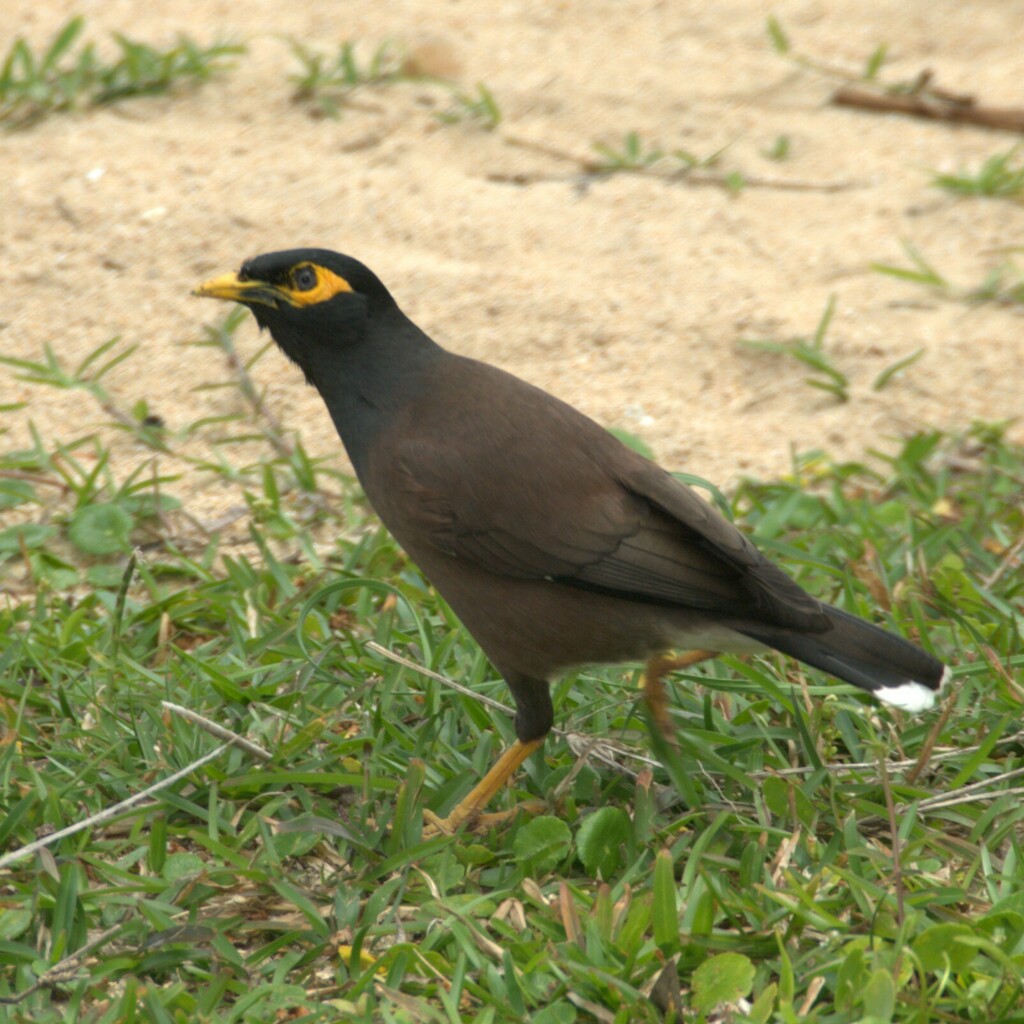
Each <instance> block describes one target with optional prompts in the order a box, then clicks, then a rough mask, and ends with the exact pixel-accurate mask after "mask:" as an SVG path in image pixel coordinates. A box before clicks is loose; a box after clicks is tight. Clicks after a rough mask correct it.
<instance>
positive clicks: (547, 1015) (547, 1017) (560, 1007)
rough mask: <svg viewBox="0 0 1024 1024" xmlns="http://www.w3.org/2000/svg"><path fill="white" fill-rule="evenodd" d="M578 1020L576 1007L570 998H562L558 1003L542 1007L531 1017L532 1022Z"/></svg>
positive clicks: (559, 1023)
mask: <svg viewBox="0 0 1024 1024" xmlns="http://www.w3.org/2000/svg"><path fill="white" fill-rule="evenodd" d="M575 1020H576V1007H575V1006H573V1005H572V1003H570V1002H569V1000H568V999H560V1000H559V1001H558V1002H557V1003H551V1004H550V1005H549V1006H544V1007H541V1009H539V1010H538V1011H537V1012H536V1013H535V1014H534V1015H533V1016H532V1017H531V1018H530V1021H531V1024H573V1022H574V1021H575Z"/></svg>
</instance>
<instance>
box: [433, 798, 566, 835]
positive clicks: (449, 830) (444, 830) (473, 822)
mask: <svg viewBox="0 0 1024 1024" xmlns="http://www.w3.org/2000/svg"><path fill="white" fill-rule="evenodd" d="M546 809H547V804H545V803H544V802H543V801H541V800H524V801H523V802H522V803H520V804H516V805H515V807H510V808H509V809H508V810H507V811H492V812H490V813H484V812H483V811H478V812H477V813H476V814H458V813H457V812H458V810H459V808H456V809H455V810H454V811H453V812H452V813H451V814H449V815H448V817H447V818H439V817H438V816H437V815H436V814H435V813H434V812H433V811H430V810H425V811H424V812H423V838H424V839H433V838H434V836H440V835H445V836H450V835H454V834H455V833H456V832H458V831H459V830H460V829H463V828H464V829H465V830H466V831H467V832H472V833H473V834H474V835H485V834H486V833H488V832H490V830H491V829H492V828H497V827H498V826H499V825H504V824H506V823H507V822H509V821H511V820H512V819H513V818H514V817H515V816H516V815H517V814H531V815H532V814H542V813H543V812H544V811H545V810H546Z"/></svg>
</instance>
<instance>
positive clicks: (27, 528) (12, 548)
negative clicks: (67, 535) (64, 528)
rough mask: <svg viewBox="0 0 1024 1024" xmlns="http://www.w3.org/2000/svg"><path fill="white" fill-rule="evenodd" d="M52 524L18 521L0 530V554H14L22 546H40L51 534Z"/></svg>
mask: <svg viewBox="0 0 1024 1024" xmlns="http://www.w3.org/2000/svg"><path fill="white" fill-rule="evenodd" d="M53 533H54V530H53V527H52V526H43V525H42V524H41V523H19V524H18V525H17V526H8V527H7V528H6V529H3V530H0V554H14V553H15V552H17V551H20V550H21V549H22V548H23V547H25V548H28V549H29V550H31V549H32V548H41V547H42V546H43V545H44V544H45V543H46V542H47V541H48V540H49V539H50V537H52V536H53Z"/></svg>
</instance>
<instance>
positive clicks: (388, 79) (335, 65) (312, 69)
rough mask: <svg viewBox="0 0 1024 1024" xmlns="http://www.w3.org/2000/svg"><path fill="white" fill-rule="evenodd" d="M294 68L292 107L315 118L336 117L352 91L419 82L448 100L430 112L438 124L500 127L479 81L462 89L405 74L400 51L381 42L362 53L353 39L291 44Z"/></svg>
mask: <svg viewBox="0 0 1024 1024" xmlns="http://www.w3.org/2000/svg"><path fill="white" fill-rule="evenodd" d="M291 48H292V53H293V54H294V56H295V59H296V60H297V61H298V64H299V69H298V71H296V72H294V73H293V74H292V75H291V80H292V83H293V84H294V86H295V92H294V94H293V96H292V98H293V100H294V101H295V102H296V103H299V104H302V105H303V106H306V107H308V108H309V109H310V110H312V111H313V112H314V113H315V114H316V115H318V116H327V117H339V116H340V115H341V113H342V111H343V110H344V109H345V107H346V106H348V105H349V104H351V102H352V100H353V97H354V96H355V94H356V92H357V91H359V90H362V89H366V88H372V87H376V88H380V87H382V86H387V85H393V84H395V83H396V82H421V83H426V84H429V85H431V86H434V87H436V88H438V89H440V90H441V91H442V92H445V93H447V94H448V96H449V102H448V106H447V107H446V108H444V109H443V110H439V111H437V112H436V113H435V115H434V117H435V119H436V120H437V121H438V122H440V123H441V124H460V123H468V124H474V125H477V126H479V127H481V128H483V129H485V130H486V131H492V130H493V129H495V128H497V127H498V125H499V124H501V117H502V114H501V107H500V106H499V104H498V100H497V99H496V97H495V96H494V93H493V92H492V91H491V90H490V89H489V88H488V87H487V86H486V85H484V83H483V82H478V83H477V85H476V88H475V89H474V90H472V91H470V92H467V91H465V90H464V89H463V88H462V87H461V86H459V85H458V84H457V83H456V82H452V81H450V80H449V79H447V78H441V77H438V76H434V75H424V74H421V73H419V72H413V71H410V70H409V67H408V62H407V61H406V59H405V57H404V56H403V54H402V52H401V50H400V49H399V47H397V46H396V45H394V44H393V43H388V42H384V43H381V44H380V45H379V46H377V47H376V48H375V49H374V50H373V51H372V52H369V53H368V55H367V54H366V48H365V47H364V46H362V45H359V44H357V43H355V42H354V41H352V40H346V41H345V42H342V43H341V44H339V46H338V47H337V49H336V50H335V51H333V52H331V51H324V50H322V49H318V48H316V47H313V46H308V45H306V44H305V43H300V42H297V41H295V40H292V41H291Z"/></svg>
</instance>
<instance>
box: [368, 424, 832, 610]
mask: <svg viewBox="0 0 1024 1024" xmlns="http://www.w3.org/2000/svg"><path fill="white" fill-rule="evenodd" d="M549 411H550V410H549ZM570 411H571V410H570ZM577 416H578V417H579V418H578V419H577V418H576V417H577ZM583 424H586V427H585V428H584V427H583ZM547 426H548V428H549V430H550V435H549V437H548V440H549V441H550V443H551V448H550V449H549V450H550V452H551V455H552V457H551V458H538V455H537V434H536V433H532V434H530V436H529V437H526V438H524V437H523V434H522V431H521V430H519V431H511V430H510V431H499V432H498V434H499V435H500V437H498V438H496V440H495V442H494V443H493V444H488V441H487V438H486V437H481V436H479V435H477V436H476V437H475V438H474V443H473V444H472V446H467V448H466V449H463V450H461V451H460V450H459V447H458V446H457V445H455V444H451V445H437V444H431V443H427V442H424V441H422V440H417V439H416V438H408V435H407V440H405V441H404V442H403V443H402V444H401V446H400V449H399V460H398V467H397V468H398V471H399V472H398V473H397V474H396V475H397V477H398V479H400V480H401V481H402V483H401V488H402V490H403V498H402V500H401V501H400V502H396V503H395V507H396V509H400V510H401V511H400V513H398V514H396V515H395V516H392V517H391V519H392V521H391V522H389V523H388V525H389V526H390V527H391V529H392V531H393V532H394V533H395V535H396V537H397V538H398V539H399V541H402V540H403V534H405V535H407V536H409V537H410V538H412V537H415V538H418V539H420V540H424V539H425V540H427V541H428V542H429V543H430V544H432V545H433V546H434V547H435V548H437V549H440V550H441V551H444V552H445V553H447V554H448V555H451V556H452V557H455V558H459V559H465V560H467V561H469V562H471V563H473V564H475V565H477V566H479V567H482V568H485V569H486V570H488V571H489V572H493V573H497V574H500V575H506V576H510V577H515V578H519V579H549V580H553V581H557V582H559V583H562V584H565V585H569V586H576V587H581V588H586V589H590V590H596V591H600V592H602V593H608V594H613V595H616V596H621V597H624V598H627V599H630V600H637V601H645V602H649V603H655V604H664V605H669V606H677V607H684V608H692V609H697V610H703V611H717V612H720V613H725V614H729V615H730V616H736V617H744V616H753V617H755V618H757V619H760V620H767V621H772V622H777V623H780V624H782V623H785V624H787V625H793V626H801V627H802V628H815V625H816V624H817V621H818V619H819V618H820V615H821V612H820V606H819V604H818V602H817V601H815V600H814V599H813V598H811V597H810V596H809V595H808V594H806V593H805V592H804V591H803V590H802V589H801V588H800V587H799V586H798V585H797V584H795V583H794V582H793V581H792V580H790V579H789V577H788V576H786V575H785V574H784V573H783V572H782V571H781V570H779V569H778V568H776V567H775V566H774V565H773V564H772V563H771V562H769V561H768V560H767V559H766V558H764V556H763V555H761V554H760V552H758V551H757V549H756V548H755V547H754V546H753V544H751V543H750V541H749V540H747V538H746V537H745V536H744V535H743V534H742V533H741V532H740V531H739V530H737V529H736V527H734V526H733V525H732V524H731V523H730V522H728V520H726V519H725V518H724V517H722V516H721V515H720V514H719V513H718V512H716V511H715V510H714V509H713V508H711V506H710V505H708V504H707V502H705V501H703V500H702V499H701V498H700V497H698V495H697V494H696V493H695V492H694V491H692V490H691V489H690V488H689V487H687V486H686V485H685V484H683V483H681V482H679V481H678V480H676V479H675V478H674V477H672V476H671V475H670V474H668V473H666V472H665V471H664V470H662V469H661V468H660V467H658V466H657V465H655V464H654V463H652V462H649V461H648V460H647V459H644V458H642V457H641V456H639V455H637V454H636V453H634V452H632V451H631V450H630V449H628V448H626V447H625V446H623V445H622V444H621V443H620V442H619V441H617V440H616V439H615V438H614V437H612V436H611V435H610V434H608V433H607V432H606V431H604V430H602V429H601V428H600V427H598V426H597V425H596V424H593V423H592V421H590V420H587V419H586V418H585V417H582V416H579V414H576V413H573V416H572V422H571V423H569V424H566V426H567V427H570V428H571V429H561V426H562V425H561V424H560V423H559V420H558V419H557V418H555V417H549V419H548V422H547ZM521 438H522V440H520V439H521ZM499 442H500V443H499ZM467 449H468V450H467ZM495 465H500V466H501V472H500V473H495V472H494V471H493V467H494V466H495ZM388 504H389V503H388ZM379 511H381V512H382V514H384V511H385V510H384V509H379ZM384 518H385V521H386V522H387V521H388V518H389V517H388V516H387V515H386V514H384Z"/></svg>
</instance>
